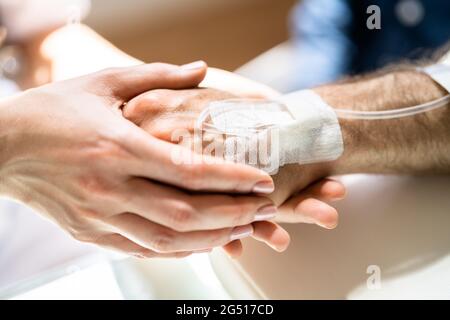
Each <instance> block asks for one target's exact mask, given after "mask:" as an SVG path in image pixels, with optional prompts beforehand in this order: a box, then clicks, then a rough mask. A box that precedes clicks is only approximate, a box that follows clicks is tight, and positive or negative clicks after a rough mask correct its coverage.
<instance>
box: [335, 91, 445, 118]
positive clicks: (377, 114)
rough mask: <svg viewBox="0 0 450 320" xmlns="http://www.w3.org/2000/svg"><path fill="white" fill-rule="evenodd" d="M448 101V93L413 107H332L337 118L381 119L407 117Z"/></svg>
mask: <svg viewBox="0 0 450 320" xmlns="http://www.w3.org/2000/svg"><path fill="white" fill-rule="evenodd" d="M449 103H450V94H448V95H446V96H445V97H442V98H439V99H437V100H434V101H430V102H427V103H423V104H419V105H416V106H413V107H407V108H400V109H393V110H385V111H357V110H347V109H334V111H335V112H336V114H337V116H338V118H345V119H361V120H381V119H395V118H402V117H408V116H412V115H415V114H419V113H422V112H426V111H430V110H433V109H437V108H440V107H443V106H445V105H447V104H449Z"/></svg>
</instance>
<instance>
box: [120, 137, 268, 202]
mask: <svg viewBox="0 0 450 320" xmlns="http://www.w3.org/2000/svg"><path fill="white" fill-rule="evenodd" d="M125 143H127V147H128V148H129V151H131V152H132V153H133V154H134V156H135V157H134V159H133V160H127V161H128V163H127V164H126V165H127V168H128V170H129V173H130V174H131V175H134V176H140V177H146V178H150V179H153V180H158V181H161V182H165V183H168V184H171V185H175V186H178V187H182V188H185V189H189V190H202V191H214V190H216V191H232V192H255V193H265V194H267V193H271V192H273V190H274V184H273V180H272V178H271V177H270V176H269V175H268V174H267V173H266V172H264V171H262V170H259V169H256V168H253V167H250V166H247V165H244V164H238V163H232V162H227V161H224V160H222V159H219V158H216V157H211V156H205V155H201V154H197V153H195V152H193V151H191V150H189V149H188V148H185V147H182V146H178V145H174V144H172V143H169V142H165V141H162V140H159V139H156V138H154V137H152V136H150V135H149V134H147V133H146V132H145V131H143V130H141V129H137V130H135V131H133V132H130V135H129V136H128V141H126V142H125Z"/></svg>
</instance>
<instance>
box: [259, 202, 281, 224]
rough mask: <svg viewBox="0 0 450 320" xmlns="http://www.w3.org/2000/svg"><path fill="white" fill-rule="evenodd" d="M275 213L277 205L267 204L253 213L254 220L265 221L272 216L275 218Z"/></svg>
mask: <svg viewBox="0 0 450 320" xmlns="http://www.w3.org/2000/svg"><path fill="white" fill-rule="evenodd" d="M276 214H277V207H276V206H274V205H272V204H268V205H265V206H263V207H262V208H259V210H258V212H256V214H255V221H265V220H270V219H272V218H275V216H276Z"/></svg>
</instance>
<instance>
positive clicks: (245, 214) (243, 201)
mask: <svg viewBox="0 0 450 320" xmlns="http://www.w3.org/2000/svg"><path fill="white" fill-rule="evenodd" d="M233 202H234V208H235V209H234V210H233V213H234V215H233V225H243V224H247V223H249V222H251V221H253V218H254V215H255V212H254V211H255V210H254V206H253V205H252V204H251V203H250V202H249V201H248V200H247V198H244V197H233Z"/></svg>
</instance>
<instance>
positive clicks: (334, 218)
mask: <svg viewBox="0 0 450 320" xmlns="http://www.w3.org/2000/svg"><path fill="white" fill-rule="evenodd" d="M278 210H279V215H278V216H277V219H276V221H277V222H286V223H312V224H317V225H318V226H321V227H323V228H326V229H333V228H335V227H336V226H337V224H338V212H337V210H336V209H335V208H333V207H332V206H330V205H328V204H326V203H325V202H323V201H320V200H317V199H315V198H311V197H309V196H308V195H297V196H294V197H292V198H290V199H289V200H288V201H286V202H285V203H284V204H283V205H282V206H281V207H279V208H278Z"/></svg>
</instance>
